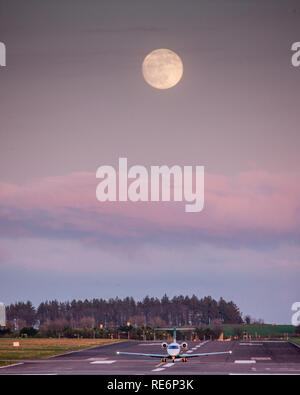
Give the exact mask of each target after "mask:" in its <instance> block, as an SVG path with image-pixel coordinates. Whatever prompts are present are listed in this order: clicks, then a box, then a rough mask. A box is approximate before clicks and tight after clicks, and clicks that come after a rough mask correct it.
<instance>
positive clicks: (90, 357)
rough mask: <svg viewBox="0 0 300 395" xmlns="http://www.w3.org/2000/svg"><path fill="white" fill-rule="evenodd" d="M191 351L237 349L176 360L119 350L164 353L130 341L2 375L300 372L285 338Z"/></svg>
mask: <svg viewBox="0 0 300 395" xmlns="http://www.w3.org/2000/svg"><path fill="white" fill-rule="evenodd" d="M188 344H189V347H188V351H191V352H192V353H202V352H217V351H228V350H232V354H228V355H226V354H224V355H215V356H213V355H212V356H203V357H197V358H191V359H189V360H188V362H187V363H183V362H182V361H181V360H178V361H176V362H175V363H172V362H171V361H170V360H167V362H166V363H162V362H161V361H160V359H156V358H148V357H134V356H130V355H117V354H116V351H127V352H141V353H159V354H160V353H165V350H162V348H161V342H153V341H148V342H138V341H128V342H120V343H117V344H112V345H107V346H102V347H95V348H92V349H88V350H83V351H76V352H72V353H69V354H64V355H61V356H56V357H51V358H47V359H40V360H23V361H21V364H18V365H16V366H10V367H5V368H0V374H1V375H32V374H33V375H71V374H72V375H73V374H75V375H85V374H96V375H101V374H103V375H161V374H163V375H166V374H167V375H185V374H186V375H203V374H205V375H208V374H233V375H234V374H268V375H269V374H296V375H300V348H297V347H296V346H295V345H293V344H291V343H289V342H286V341H251V342H250V341H233V342H217V341H207V342H188Z"/></svg>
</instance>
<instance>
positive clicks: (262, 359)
mask: <svg viewBox="0 0 300 395" xmlns="http://www.w3.org/2000/svg"><path fill="white" fill-rule="evenodd" d="M251 359H254V360H256V361H271V358H270V357H252V358H251Z"/></svg>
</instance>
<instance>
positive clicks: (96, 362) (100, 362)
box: [90, 361, 116, 365]
mask: <svg viewBox="0 0 300 395" xmlns="http://www.w3.org/2000/svg"><path fill="white" fill-rule="evenodd" d="M115 362H116V361H94V362H90V364H91V365H94V364H96V365H100V364H111V363H115Z"/></svg>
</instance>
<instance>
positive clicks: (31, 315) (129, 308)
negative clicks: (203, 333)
mask: <svg viewBox="0 0 300 395" xmlns="http://www.w3.org/2000/svg"><path fill="white" fill-rule="evenodd" d="M6 313H7V320H8V321H10V322H13V321H14V320H17V321H18V322H20V323H21V324H23V326H33V325H34V324H35V323H36V322H38V321H39V322H40V324H41V325H46V324H47V323H48V324H49V322H59V321H64V322H66V323H68V325H70V326H71V327H73V328H81V327H99V325H102V326H103V327H104V328H105V327H116V326H120V325H124V324H126V323H127V322H130V324H131V325H133V326H152V327H154V326H164V325H176V326H187V325H193V326H200V325H209V324H211V323H213V322H214V321H216V320H218V322H221V323H223V324H229V323H230V324H240V323H242V322H243V320H242V316H241V313H240V311H239V308H238V307H237V306H236V304H235V303H234V302H232V301H230V302H226V301H225V300H224V299H223V298H221V299H220V300H219V301H216V300H214V299H213V298H212V297H210V296H206V297H204V298H201V299H199V298H198V297H197V296H195V295H193V296H192V297H189V296H182V295H180V296H174V297H173V298H172V299H170V298H169V297H168V296H167V295H164V296H163V297H162V298H161V299H159V298H153V297H152V298H150V297H149V296H146V297H145V298H144V299H143V300H142V301H135V300H134V299H133V298H132V297H126V298H124V299H119V298H118V297H117V298H114V299H112V298H111V299H108V300H105V299H92V300H84V301H81V300H72V301H71V302H70V301H67V302H58V301H57V300H52V301H46V302H42V303H41V304H40V305H39V306H38V308H37V309H35V308H34V306H33V305H32V303H31V302H29V301H28V302H26V303H23V302H18V303H15V304H11V305H10V306H8V307H7V310H6ZM21 326H22V325H21Z"/></svg>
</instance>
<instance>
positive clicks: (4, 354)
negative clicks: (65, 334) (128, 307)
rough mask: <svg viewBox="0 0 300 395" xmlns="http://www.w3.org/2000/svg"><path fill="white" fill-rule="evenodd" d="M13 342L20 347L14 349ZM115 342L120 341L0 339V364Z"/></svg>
mask: <svg viewBox="0 0 300 395" xmlns="http://www.w3.org/2000/svg"><path fill="white" fill-rule="evenodd" d="M13 342H19V343H20V347H14V346H13ZM115 342H118V340H109V339H35V338H33V339H30V338H28V339H11V338H0V362H3V361H5V360H18V359H31V358H32V359H36V358H45V357H50V356H52V355H58V354H64V353H67V352H70V351H77V350H83V349H85V348H90V347H96V346H101V345H105V344H111V343H115ZM1 360H2V361H1Z"/></svg>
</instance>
